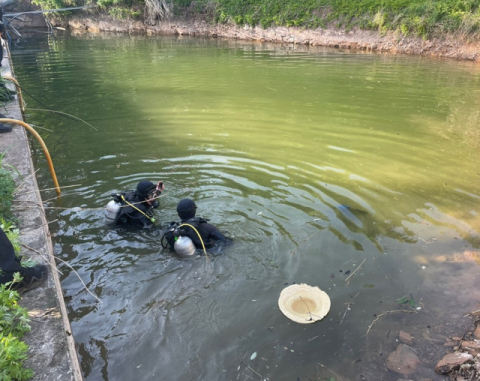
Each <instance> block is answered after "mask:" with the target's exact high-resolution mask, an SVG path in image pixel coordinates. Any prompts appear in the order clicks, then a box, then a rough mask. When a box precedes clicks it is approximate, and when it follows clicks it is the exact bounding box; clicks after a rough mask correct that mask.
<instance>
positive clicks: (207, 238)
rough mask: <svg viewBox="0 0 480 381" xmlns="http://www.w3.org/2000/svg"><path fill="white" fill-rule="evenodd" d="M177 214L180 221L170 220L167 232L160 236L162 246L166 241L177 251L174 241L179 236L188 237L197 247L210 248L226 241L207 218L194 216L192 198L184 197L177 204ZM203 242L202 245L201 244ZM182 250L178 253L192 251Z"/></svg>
mask: <svg viewBox="0 0 480 381" xmlns="http://www.w3.org/2000/svg"><path fill="white" fill-rule="evenodd" d="M177 212H178V216H179V217H180V219H181V222H172V223H170V226H169V227H168V228H167V232H166V233H165V234H164V236H163V237H162V246H163V247H164V248H165V247H166V245H165V246H164V242H165V241H166V242H167V244H168V246H170V248H175V251H176V252H178V251H179V250H177V246H175V243H176V241H177V240H178V238H179V237H188V238H190V240H191V241H192V242H193V245H194V246H195V248H197V249H202V248H203V245H205V248H211V247H213V246H214V245H215V244H217V243H227V238H226V237H225V236H224V235H223V234H222V233H221V232H220V230H218V229H217V228H216V227H215V226H214V225H212V224H210V223H208V220H207V219H204V218H201V217H195V214H196V212H197V206H196V205H195V202H193V200H190V199H189V198H184V199H183V200H181V201H180V202H179V203H178V205H177ZM202 242H203V245H202ZM180 250H181V251H182V252H181V253H180V252H179V253H178V254H181V255H182V254H183V255H185V254H186V255H191V254H192V252H191V251H189V250H188V249H187V251H186V252H184V251H183V249H180Z"/></svg>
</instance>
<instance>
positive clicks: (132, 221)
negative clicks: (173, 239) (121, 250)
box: [115, 191, 159, 228]
mask: <svg viewBox="0 0 480 381" xmlns="http://www.w3.org/2000/svg"><path fill="white" fill-rule="evenodd" d="M119 195H122V196H123V197H124V198H125V200H126V201H127V202H125V201H123V199H122V198H120V197H117V200H118V201H119V202H120V203H121V204H122V208H121V209H120V212H119V215H118V217H117V220H116V222H115V224H116V225H130V226H135V227H140V228H148V227H150V226H152V224H153V222H154V221H155V219H154V218H153V209H155V208H158V205H159V204H158V201H155V202H154V203H153V204H152V205H150V204H148V203H147V202H146V201H145V197H143V196H141V195H139V194H138V192H137V191H132V192H127V193H119ZM129 204H132V205H133V206H131V205H129ZM137 209H138V210H137Z"/></svg>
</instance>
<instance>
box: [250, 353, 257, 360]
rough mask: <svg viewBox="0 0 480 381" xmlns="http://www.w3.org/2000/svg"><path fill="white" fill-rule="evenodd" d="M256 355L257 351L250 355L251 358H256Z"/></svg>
mask: <svg viewBox="0 0 480 381" xmlns="http://www.w3.org/2000/svg"><path fill="white" fill-rule="evenodd" d="M255 357H257V352H253V355H251V356H250V360H255Z"/></svg>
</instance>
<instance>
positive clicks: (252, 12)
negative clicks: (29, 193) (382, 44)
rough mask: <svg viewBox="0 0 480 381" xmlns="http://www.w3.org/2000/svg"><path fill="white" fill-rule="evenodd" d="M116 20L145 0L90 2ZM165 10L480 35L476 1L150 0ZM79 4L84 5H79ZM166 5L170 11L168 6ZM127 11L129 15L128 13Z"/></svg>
mask: <svg viewBox="0 0 480 381" xmlns="http://www.w3.org/2000/svg"><path fill="white" fill-rule="evenodd" d="M90 1H91V2H92V3H93V4H96V5H97V6H98V7H100V9H101V10H103V11H105V12H107V13H110V14H112V15H114V16H115V17H118V18H125V17H127V18H129V17H138V16H139V15H140V14H141V11H142V10H143V11H144V13H145V14H147V13H148V9H147V8H148V7H147V3H148V0H147V1H145V0H88V2H90ZM153 1H154V2H156V3H158V4H161V5H162V7H163V8H164V11H168V12H167V13H169V12H172V11H173V13H175V14H176V15H190V16H191V15H200V14H201V15H204V16H207V17H209V18H211V21H216V22H219V23H225V22H234V23H236V24H238V25H243V24H248V25H252V26H253V25H260V26H262V27H269V26H299V27H306V28H317V27H326V26H327V25H330V26H336V27H344V28H346V29H348V30H350V29H353V28H360V29H373V30H378V31H380V32H385V31H397V32H398V33H399V34H401V35H404V36H410V35H412V36H421V37H423V38H429V37H431V36H439V35H445V34H449V33H457V34H459V35H461V36H473V37H475V38H478V37H479V35H480V1H478V0H358V1H354V0H153ZM33 2H34V3H35V4H37V5H40V6H41V7H42V8H44V9H54V8H61V7H65V6H72V5H80V3H81V2H79V1H78V0H77V2H78V4H74V1H73V0H33ZM82 4H83V3H82ZM167 8H168V9H167ZM129 11H130V12H131V13H129Z"/></svg>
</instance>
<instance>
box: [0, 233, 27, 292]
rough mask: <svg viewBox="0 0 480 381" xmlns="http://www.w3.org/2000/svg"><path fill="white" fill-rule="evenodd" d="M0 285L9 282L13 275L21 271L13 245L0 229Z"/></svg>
mask: <svg viewBox="0 0 480 381" xmlns="http://www.w3.org/2000/svg"><path fill="white" fill-rule="evenodd" d="M0 269H1V270H2V272H1V274H0V284H3V283H7V282H10V281H11V280H12V279H13V274H14V273H16V272H19V271H20V270H22V266H21V264H20V258H18V257H17V256H16V255H15V250H14V249H13V245H12V243H11V242H10V240H9V239H8V237H7V235H6V234H5V232H4V231H3V230H2V229H1V228H0Z"/></svg>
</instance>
